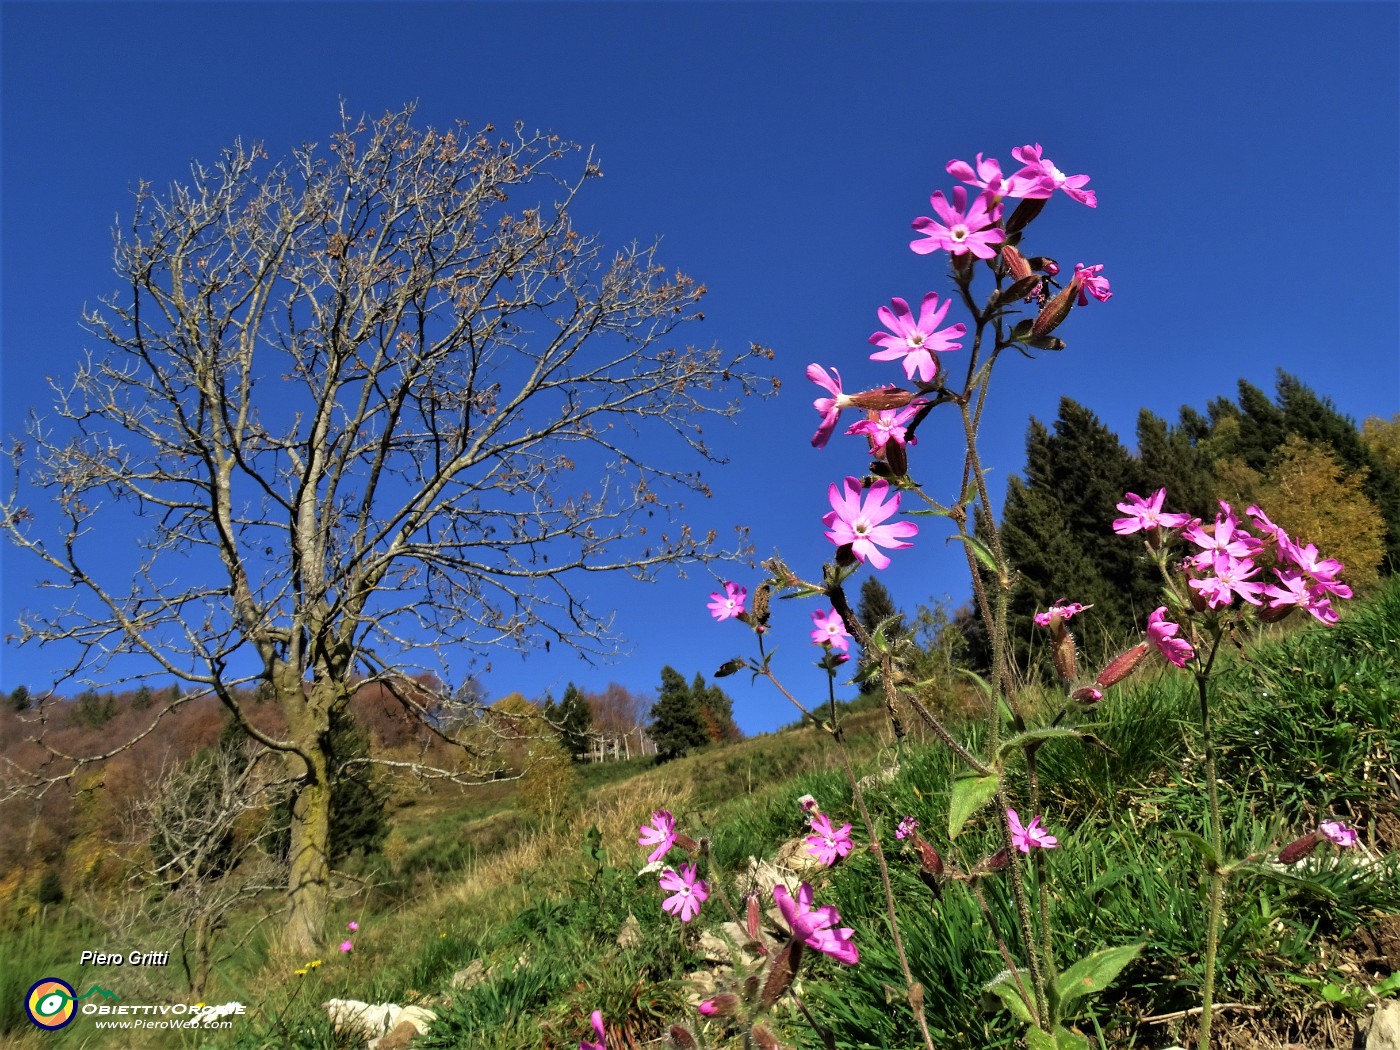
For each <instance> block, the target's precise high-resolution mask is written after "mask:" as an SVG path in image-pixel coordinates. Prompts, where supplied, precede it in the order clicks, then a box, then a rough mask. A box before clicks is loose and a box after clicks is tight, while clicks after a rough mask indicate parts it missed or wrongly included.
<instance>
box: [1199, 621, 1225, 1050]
mask: <svg viewBox="0 0 1400 1050" xmlns="http://www.w3.org/2000/svg"><path fill="white" fill-rule="evenodd" d="M1220 638H1221V635H1220V633H1219V631H1218V630H1217V631H1216V632H1215V637H1214V639H1213V643H1212V645H1211V650H1210V656H1209V657H1208V658H1207V660H1206V664H1205V666H1204V667H1203V668H1201V669H1199V670H1198V671H1197V672H1196V692H1197V695H1198V696H1199V698H1200V703H1201V746H1202V747H1203V748H1204V749H1205V753H1206V799H1207V804H1208V806H1209V807H1210V827H1209V829H1208V830H1209V833H1210V846H1211V849H1212V850H1214V851H1215V859H1214V860H1207V862H1206V867H1207V872H1208V875H1209V877H1210V890H1209V908H1208V911H1207V916H1206V958H1205V980H1204V982H1203V984H1202V986H1201V1027H1200V1035H1199V1038H1198V1039H1197V1045H1198V1046H1199V1048H1200V1050H1210V1021H1211V1013H1212V1012H1213V1010H1214V1006H1215V957H1216V953H1217V951H1218V949H1219V947H1220V920H1221V915H1222V913H1223V911H1224V906H1225V873H1224V872H1223V871H1222V870H1221V867H1220V863H1219V861H1220V858H1222V857H1223V856H1224V839H1225V834H1224V829H1223V827H1222V824H1221V819H1220V784H1219V780H1218V778H1217V776H1216V768H1215V741H1214V738H1213V736H1212V733H1211V724H1210V691H1209V683H1210V670H1211V667H1212V666H1213V665H1214V663H1215V656H1216V654H1217V653H1218V652H1219V651H1220Z"/></svg>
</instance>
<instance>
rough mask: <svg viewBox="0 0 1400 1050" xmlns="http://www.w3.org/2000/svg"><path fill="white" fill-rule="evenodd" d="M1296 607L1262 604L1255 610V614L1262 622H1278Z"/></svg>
mask: <svg viewBox="0 0 1400 1050" xmlns="http://www.w3.org/2000/svg"><path fill="white" fill-rule="evenodd" d="M1296 608H1297V606H1296V605H1272V606H1270V605H1261V606H1260V607H1259V608H1257V609H1255V610H1254V615H1255V616H1257V617H1258V618H1259V622H1260V623H1278V622H1279V621H1280V620H1282V619H1283V618H1284V617H1285V616H1287V615H1288V614H1289V613H1291V612H1292V611H1293V610H1294V609H1296Z"/></svg>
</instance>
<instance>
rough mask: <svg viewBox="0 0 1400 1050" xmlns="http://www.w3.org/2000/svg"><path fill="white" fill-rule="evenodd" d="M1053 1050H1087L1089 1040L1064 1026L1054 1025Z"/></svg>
mask: <svg viewBox="0 0 1400 1050" xmlns="http://www.w3.org/2000/svg"><path fill="white" fill-rule="evenodd" d="M1053 1034H1054V1036H1055V1050H1089V1040H1088V1038H1087V1037H1086V1036H1082V1035H1079V1034H1078V1033H1077V1032H1071V1031H1070V1030H1069V1029H1068V1028H1066V1027H1064V1025H1058V1024H1057V1025H1056V1026H1055V1031H1054V1033H1053Z"/></svg>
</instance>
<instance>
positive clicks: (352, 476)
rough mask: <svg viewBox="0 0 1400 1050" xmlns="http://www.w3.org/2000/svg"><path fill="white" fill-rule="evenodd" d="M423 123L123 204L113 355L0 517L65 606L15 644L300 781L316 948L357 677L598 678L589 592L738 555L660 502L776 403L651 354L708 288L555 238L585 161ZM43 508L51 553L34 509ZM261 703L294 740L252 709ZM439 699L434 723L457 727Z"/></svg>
mask: <svg viewBox="0 0 1400 1050" xmlns="http://www.w3.org/2000/svg"><path fill="white" fill-rule="evenodd" d="M412 117H413V112H412V109H411V108H409V109H406V110H404V111H402V112H399V113H393V114H389V115H386V116H385V117H383V118H381V119H379V120H376V121H373V122H369V123H366V122H365V121H363V120H355V119H352V118H350V117H347V116H345V114H344V113H342V126H341V130H340V131H339V132H338V133H337V134H336V135H335V136H333V138H332V140H331V142H330V145H329V147H328V148H327V149H326V150H321V149H318V148H317V147H315V146H306V147H304V148H302V149H299V150H297V151H295V152H294V153H293V156H292V159H291V160H290V161H289V162H285V163H281V164H272V165H269V164H268V163H267V161H266V157H265V154H264V152H263V151H262V149H261V148H260V147H258V146H256V145H255V146H253V147H251V148H245V147H244V146H243V145H241V144H235V145H234V146H233V147H232V148H230V149H228V150H226V151H225V152H224V153H223V155H222V156H221V158H220V160H219V161H218V163H217V164H215V165H213V166H212V167H207V168H206V167H203V166H199V165H196V166H195V167H193V169H192V182H191V184H190V185H188V186H184V185H175V186H172V187H171V189H170V190H169V192H168V193H167V194H165V195H164V196H161V195H158V194H157V193H155V192H154V191H153V190H152V188H151V187H150V186H149V185H145V184H142V185H140V186H139V187H138V188H137V190H136V194H135V197H136V200H135V211H134V215H133V217H132V219H131V221H130V223H129V225H127V226H125V227H122V228H120V229H118V231H117V234H116V250H115V260H116V269H117V272H118V274H119V276H120V277H121V279H122V281H123V285H124V286H123V289H122V291H121V292H120V293H118V294H116V295H113V296H111V297H110V298H108V299H106V300H104V301H103V306H102V307H101V308H98V309H93V310H91V311H89V312H87V313H86V314H85V321H86V324H87V327H88V329H89V330H90V331H91V332H92V333H93V334H94V335H96V336H97V337H98V338H100V339H101V341H102V342H103V343H104V344H105V350H104V351H103V352H101V353H94V354H91V355H89V358H88V360H87V362H86V363H85V364H84V365H83V366H82V367H80V368H79V370H78V372H77V374H76V376H75V377H74V378H73V380H72V382H71V383H69V384H63V385H56V387H55V390H56V393H57V395H58V402H57V420H56V421H55V422H52V423H50V422H48V421H45V420H44V419H42V418H40V417H38V416H36V417H35V418H34V419H33V421H32V423H31V426H30V427H29V433H28V442H27V444H28V447H29V449H30V451H31V453H32V457H33V459H32V464H30V465H28V466H26V465H25V463H23V462H21V461H22V460H24V459H25V458H26V456H25V444H24V443H18V442H17V443H16V444H15V446H14V448H13V453H14V459H15V461H16V463H15V465H16V472H15V477H16V482H15V487H14V489H13V490H12V491H11V493H10V494H9V495H8V497H7V498H6V500H5V502H4V504H3V505H0V511H3V527H4V529H5V531H6V532H7V533H8V534H9V537H10V538H11V540H12V541H13V542H15V543H16V544H18V545H19V546H20V547H22V548H24V549H26V550H27V551H29V552H31V553H32V554H34V555H36V556H37V557H38V558H39V559H40V560H42V562H44V563H45V565H46V566H47V569H46V572H47V573H48V579H47V581H46V583H45V586H47V587H48V588H51V589H54V590H56V591H58V592H69V593H70V597H63V598H60V600H59V602H58V603H56V604H57V605H60V606H61V607H58V608H54V609H49V610H45V609H42V608H40V609H37V610H35V611H34V612H32V613H29V614H26V617H25V618H24V620H23V621H22V622H21V625H20V627H21V632H20V633H21V638H22V639H23V640H38V641H41V642H53V641H65V642H68V643H76V644H77V646H78V647H79V648H80V650H81V657H80V660H79V661H78V664H80V665H81V667H82V671H83V673H84V675H85V676H91V675H92V674H94V673H97V672H98V671H99V670H100V668H101V667H103V666H106V665H107V664H108V662H109V661H110V660H111V658H113V657H115V656H126V655H130V654H137V655H139V656H143V657H145V658H147V659H149V660H150V661H151V662H152V663H151V665H150V666H151V667H152V668H153V669H154V670H157V671H159V672H163V673H164V674H168V675H174V676H177V677H178V678H180V679H182V680H183V681H185V682H186V683H188V686H187V694H186V695H188V696H193V695H199V694H200V693H201V692H207V693H212V694H214V695H216V696H218V697H219V699H220V700H221V701H222V702H223V703H224V704H225V705H226V706H227V707H228V708H229V709H230V710H231V711H232V712H233V715H234V718H235V719H236V720H237V722H238V724H239V726H240V727H241V728H242V729H243V730H244V731H245V732H246V733H248V735H250V736H252V737H254V738H255V739H257V740H258V741H259V742H260V743H261V744H262V745H264V746H265V747H268V748H272V749H274V750H276V751H280V752H282V753H284V754H285V755H287V756H289V761H290V763H291V765H292V768H293V771H294V773H295V775H296V776H297V778H298V790H297V794H296V799H295V803H294V807H293V826H292V842H291V858H290V859H291V870H290V876H289V892H290V903H291V912H292V914H291V923H290V928H289V935H290V939H291V943H292V944H293V945H294V946H297V947H300V948H303V949H306V950H311V949H312V948H313V947H314V946H316V945H317V944H318V943H319V942H320V941H321V938H322V934H323V929H322V928H323V926H324V919H325V913H326V902H327V893H328V880H329V877H330V872H329V866H328V862H327V858H326V842H327V823H328V820H327V817H328V805H329V778H330V776H331V773H332V771H331V770H330V769H328V768H327V764H328V763H327V755H326V752H325V747H324V740H325V738H326V735H327V732H328V728H329V724H330V717H331V712H332V711H333V710H334V709H336V708H338V707H342V706H343V705H345V704H346V703H347V701H348V699H349V695H350V690H351V688H352V685H351V682H352V676H354V675H357V674H358V675H359V676H360V677H361V679H362V680H363V679H368V680H375V679H379V680H382V681H385V682H393V681H401V680H402V678H401V675H403V674H406V673H408V672H409V671H410V670H416V669H420V668H429V669H432V670H434V671H437V672H438V673H439V674H440V675H441V680H442V681H450V679H451V677H452V676H451V674H446V673H443V668H444V665H445V663H446V657H447V655H448V650H449V649H455V650H456V651H457V652H459V653H460V652H477V653H479V652H481V651H483V650H484V649H486V648H487V647H490V646H498V645H507V646H514V647H519V648H525V647H532V646H544V647H546V648H547V647H548V646H549V645H550V643H551V642H556V643H563V644H566V645H570V646H574V647H579V648H582V649H584V650H585V651H595V652H606V651H609V649H610V647H611V646H612V645H613V639H612V638H611V635H610V631H609V617H608V616H600V615H599V614H598V612H597V610H594V609H590V608H589V607H588V605H587V604H586V602H585V600H584V595H583V594H582V592H581V591H580V590H579V580H580V578H581V577H582V576H583V575H584V574H587V573H597V572H616V573H628V574H631V575H632V576H635V577H638V578H649V577H650V576H651V575H652V574H653V573H654V571H655V570H657V569H659V568H661V567H663V566H668V565H682V564H685V563H687V562H694V561H703V560H707V559H710V558H715V557H723V556H727V555H732V554H734V553H736V552H735V551H733V550H730V551H724V550H720V549H718V548H717V547H716V545H715V537H714V536H713V534H711V535H709V536H707V537H705V538H703V539H700V538H697V537H696V536H693V535H692V534H691V532H690V530H689V529H688V528H687V527H686V526H685V525H684V524H678V523H677V522H678V520H679V519H678V518H677V516H676V508H675V506H674V505H673V504H672V503H668V502H665V500H668V499H670V498H671V496H670V494H671V493H673V492H676V491H678V490H679V491H681V492H684V491H685V490H691V491H698V492H705V491H706V489H705V486H704V483H703V481H702V480H701V478H700V477H699V475H698V474H696V473H689V472H686V471H684V470H682V469H678V467H677V466H676V463H677V461H678V460H679V459H680V457H682V456H683V455H691V454H693V455H695V456H696V457H697V458H698V459H700V460H705V459H712V458H713V457H712V455H711V453H710V451H709V449H708V448H707V447H706V445H705V442H704V440H703V438H702V436H701V427H700V424H701V423H702V422H703V421H704V420H705V418H706V417H708V416H713V415H719V416H728V415H732V414H733V413H734V412H736V411H737V408H738V405H737V402H736V401H735V400H733V397H734V395H735V394H738V393H742V394H748V393H753V392H760V393H763V392H767V390H768V388H769V387H768V384H769V383H771V381H764V380H761V379H760V378H758V377H757V376H756V375H755V374H754V373H753V371H752V369H754V368H761V362H763V361H765V360H768V359H771V356H772V355H771V352H770V351H767V350H764V349H762V348H760V347H758V346H751V347H750V348H749V349H748V350H747V351H744V352H742V353H739V354H737V355H735V356H733V357H730V356H728V355H725V354H724V353H722V352H721V351H720V350H719V349H718V348H710V349H698V348H696V347H693V346H688V345H681V346H677V345H675V344H673V343H672V342H671V341H670V340H671V338H672V335H673V333H674V332H675V330H676V329H677V327H678V326H680V325H682V324H684V323H685V322H687V321H690V320H692V319H696V318H698V317H699V316H700V314H699V313H698V310H697V304H698V301H699V299H700V297H701V295H702V294H703V292H704V288H703V286H700V285H697V284H695V283H694V282H693V281H692V280H691V279H690V278H689V277H686V276H683V275H681V274H679V273H675V274H668V273H667V272H666V271H665V269H664V268H663V267H662V266H661V265H659V263H658V262H657V260H656V256H655V246H654V245H653V246H652V247H650V248H638V247H636V246H635V245H634V246H633V247H632V248H630V249H627V250H624V251H622V252H620V253H617V254H615V255H608V254H606V253H605V251H604V249H603V248H602V246H601V245H600V244H599V243H598V242H597V241H596V240H595V239H593V238H592V237H591V236H589V235H586V234H582V233H580V232H579V231H577V230H576V229H575V228H574V227H573V224H572V222H571V219H570V216H569V208H570V205H571V203H572V202H573V200H574V197H575V195H576V194H577V193H578V192H579V190H580V189H581V187H582V186H583V184H584V183H585V182H586V181H587V180H588V179H590V178H592V177H595V176H597V175H599V174H600V172H599V169H598V166H597V164H596V163H595V162H594V160H593V159H592V156H591V155H587V156H585V157H584V158H583V159H582V166H581V170H580V171H578V172H577V173H576V174H574V175H573V176H571V177H563V176H560V175H559V174H557V173H556V172H555V169H557V168H558V167H559V166H560V165H561V164H562V163H563V162H565V160H566V158H567V157H568V156H569V155H570V154H572V153H575V152H576V151H577V147H573V146H569V145H566V144H564V143H561V142H559V141H558V140H557V139H556V138H555V137H554V136H552V135H540V134H535V135H527V134H525V133H523V132H522V129H521V127H520V126H519V125H517V127H516V129H515V131H514V134H512V135H504V136H498V135H497V133H496V132H495V131H494V129H492V128H491V127H490V126H487V127H486V128H484V129H482V131H481V132H479V133H473V132H469V131H468V129H467V128H466V127H465V126H459V127H458V128H457V129H456V130H454V131H450V132H439V131H434V130H432V129H427V130H418V129H416V128H415V127H414V126H413V124H412ZM540 195H543V197H540ZM551 195H553V196H554V197H555V198H557V199H555V200H554V201H553V202H552V203H551V202H550V200H549V198H550V196H551ZM35 489H37V490H38V491H37V492H36V491H35ZM45 495H48V496H50V497H51V498H52V499H54V500H55V501H56V505H57V507H58V508H59V510H60V512H61V515H62V520H61V524H60V526H59V529H58V533H57V535H55V534H53V533H52V532H51V531H48V530H46V529H41V528H38V527H37V525H36V520H35V518H34V517H33V516H32V515H31V514H30V513H29V511H28V510H27V509H26V502H25V501H26V500H27V499H38V498H42V497H43V496H45ZM119 519H120V520H121V521H123V522H128V524H120V525H118V526H117V529H118V531H117V532H116V533H115V534H116V535H121V536H131V535H133V533H132V526H131V524H129V522H135V523H136V524H137V525H138V526H140V527H141V529H142V530H143V531H141V533H140V535H139V536H138V537H137V538H136V543H137V544H138V545H139V551H140V555H141V557H140V564H139V567H138V568H137V570H136V572H135V574H134V577H133V575H132V573H131V571H130V568H129V567H123V569H122V571H119V572H113V571H110V570H112V569H113V565H112V559H111V558H109V557H108V556H107V554H108V545H109V544H110V543H111V538H110V537H111V536H112V535H113V533H112V532H110V531H109V530H108V523H109V522H111V523H116V522H117V521H118V520H119ZM249 682H260V683H261V689H262V693H263V695H264V696H267V697H269V698H271V699H272V700H273V701H274V702H275V703H276V704H277V705H278V706H279V707H280V709H281V712H282V715H283V717H284V719H285V723H286V730H285V732H282V733H280V734H276V735H274V734H273V733H270V732H267V731H264V730H262V729H260V728H259V727H258V725H257V724H256V721H255V719H254V718H253V717H251V715H250V714H249V712H248V711H246V710H245V704H244V702H243V700H242V699H241V698H240V694H238V693H236V692H235V689H236V688H237V687H238V686H240V685H242V684H244V683H249ZM403 700H404V703H405V705H406V706H411V707H415V708H420V709H422V705H420V701H419V700H417V699H415V698H414V694H405V696H404V698H403ZM446 702H447V698H442V700H441V702H438V701H435V702H434V710H433V711H432V714H431V717H430V718H428V723H429V725H430V727H433V728H437V729H441V727H443V726H447V725H450V724H452V720H451V718H449V717H447V716H445V715H444V714H443V708H442V707H441V706H440V703H446ZM74 761H78V759H75V760H74ZM62 775H63V773H62V772H61V771H60V772H59V773H57V774H55V773H52V772H51V771H50V772H47V773H45V774H44V775H43V776H36V777H34V778H33V779H32V781H31V786H33V785H34V784H40V785H41V784H42V783H43V782H49V783H51V782H53V781H54V780H55V778H56V777H61V776H62Z"/></svg>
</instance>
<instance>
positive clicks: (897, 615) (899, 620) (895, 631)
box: [856, 576, 906, 696]
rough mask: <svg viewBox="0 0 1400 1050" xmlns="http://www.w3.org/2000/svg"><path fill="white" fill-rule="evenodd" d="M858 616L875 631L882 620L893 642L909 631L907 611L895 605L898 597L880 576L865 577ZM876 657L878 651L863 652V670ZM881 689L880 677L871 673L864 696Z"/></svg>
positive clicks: (887, 634)
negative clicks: (906, 623)
mask: <svg viewBox="0 0 1400 1050" xmlns="http://www.w3.org/2000/svg"><path fill="white" fill-rule="evenodd" d="M856 619H858V620H859V621H860V622H861V625H862V626H863V627H864V628H865V629H866V630H867V631H869V632H870V633H871V634H874V633H875V630H876V629H877V628H878V627H879V626H880V625H881V624H886V625H887V626H886V627H885V638H886V639H887V640H888V641H890V642H891V643H893V642H894V641H896V640H897V639H899V638H900V637H902V636H903V635H904V633H905V631H906V627H905V624H904V613H903V611H902V610H901V609H900V608H899V607H898V606H897V605H895V603H894V597H893V596H892V595H891V594H890V592H889V589H888V588H887V587H886V586H885V585H884V584H883V583H881V582H880V578H879V577H878V576H867V577H865V579H864V580H862V581H861V584H860V600H859V601H857V602H856ZM874 658H875V657H874V654H871V653H866V652H862V653H861V654H860V667H861V670H862V671H864V670H865V669H866V668H867V667H868V666H869V665H870V662H871V661H872V660H873V659H874ZM880 691H881V687H880V681H879V679H878V678H876V677H874V676H871V677H867V678H865V679H864V680H863V681H862V682H861V683H860V695H861V696H874V695H877V694H879V693H880Z"/></svg>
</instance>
